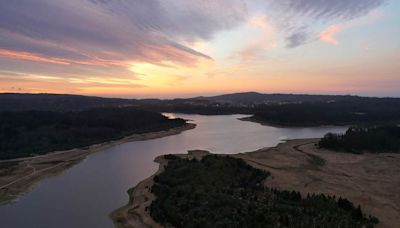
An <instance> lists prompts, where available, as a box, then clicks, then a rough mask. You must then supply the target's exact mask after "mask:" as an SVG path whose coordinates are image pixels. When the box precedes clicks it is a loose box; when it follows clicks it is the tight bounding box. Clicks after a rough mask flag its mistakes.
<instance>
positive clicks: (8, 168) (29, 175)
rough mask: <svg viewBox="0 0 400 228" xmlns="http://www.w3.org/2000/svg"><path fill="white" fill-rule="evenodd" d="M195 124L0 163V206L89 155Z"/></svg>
mask: <svg viewBox="0 0 400 228" xmlns="http://www.w3.org/2000/svg"><path fill="white" fill-rule="evenodd" d="M195 126H196V125H195V124H192V123H188V124H186V125H185V126H181V127H176V128H172V129H169V130H165V131H159V132H151V133H145V134H134V135H131V136H128V137H125V138H123V139H121V140H116V141H111V142H106V143H101V144H96V145H92V146H89V147H87V148H83V149H73V150H68V151H60V152H54V153H49V154H46V155H41V156H36V157H29V158H20V159H13V160H7V161H0V204H2V203H7V202H10V201H13V200H15V199H17V198H18V196H20V195H21V194H24V193H25V192H27V191H29V190H31V189H32V188H33V187H34V186H35V184H36V183H38V182H39V181H41V180H42V179H44V178H47V177H50V176H54V175H59V174H61V173H62V172H63V171H64V170H66V169H68V168H70V167H72V166H73V165H75V164H77V163H78V162H80V161H82V160H83V159H85V158H86V157H87V156H88V155H90V154H92V153H96V152H99V151H102V150H105V149H107V148H110V147H113V146H116V145H119V144H122V143H126V142H132V141H143V140H149V139H155V138H161V137H165V136H169V135H175V134H179V133H181V132H182V131H185V130H189V129H193V128H195Z"/></svg>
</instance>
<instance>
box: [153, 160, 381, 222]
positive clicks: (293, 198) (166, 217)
mask: <svg viewBox="0 0 400 228" xmlns="http://www.w3.org/2000/svg"><path fill="white" fill-rule="evenodd" d="M166 158H167V157H166ZM168 161H169V162H168V165H167V167H166V169H165V170H164V172H162V173H161V174H159V175H157V176H155V177H154V182H155V183H154V185H153V187H152V189H151V191H152V192H153V193H154V194H155V195H156V196H157V198H156V200H154V201H153V202H152V204H151V205H150V207H149V208H148V210H149V212H150V214H151V216H152V218H153V219H154V220H155V221H157V222H158V223H160V224H162V225H164V226H167V225H172V226H175V227H178V228H179V227H188V228H191V227H196V228H197V227H198V228H200V227H251V228H253V227H304V228H305V227H341V228H346V227H352V228H353V227H360V228H361V227H374V225H375V224H377V223H378V222H379V221H378V219H377V218H375V217H372V216H367V215H365V214H364V213H363V212H362V209H361V207H360V206H356V205H354V204H353V203H352V202H350V201H349V200H347V199H343V198H340V197H339V198H337V197H335V196H329V195H324V194H308V195H307V196H302V195H301V194H300V193H299V192H296V191H287V190H278V189H272V188H268V187H265V186H264V185H263V181H264V180H265V178H267V177H268V176H269V173H268V172H265V171H261V170H258V169H255V168H253V167H251V166H249V165H247V164H246V163H245V162H244V161H243V160H240V159H235V158H231V157H228V156H225V157H224V156H217V155H208V156H205V157H203V159H202V160H201V161H197V160H195V159H193V160H188V159H180V158H177V157H173V155H169V156H168Z"/></svg>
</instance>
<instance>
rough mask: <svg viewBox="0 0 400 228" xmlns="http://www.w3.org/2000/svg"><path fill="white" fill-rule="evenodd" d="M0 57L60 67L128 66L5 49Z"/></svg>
mask: <svg viewBox="0 0 400 228" xmlns="http://www.w3.org/2000/svg"><path fill="white" fill-rule="evenodd" d="M0 57H4V58H11V59H19V60H28V61H34V62H43V63H52V64H61V65H70V64H82V65H93V66H124V67H126V66H128V64H127V63H125V62H123V61H113V60H106V59H102V58H98V57H91V58H92V59H90V60H73V59H65V58H57V57H47V56H43V55H39V54H36V53H31V52H25V51H13V50H7V49H0Z"/></svg>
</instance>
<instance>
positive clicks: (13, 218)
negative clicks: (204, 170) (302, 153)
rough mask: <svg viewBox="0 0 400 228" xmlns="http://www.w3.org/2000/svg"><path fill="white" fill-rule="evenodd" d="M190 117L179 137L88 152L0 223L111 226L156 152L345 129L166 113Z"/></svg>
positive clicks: (232, 146)
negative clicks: (112, 217) (115, 212)
mask: <svg viewBox="0 0 400 228" xmlns="http://www.w3.org/2000/svg"><path fill="white" fill-rule="evenodd" d="M167 115H169V116H176V117H181V118H185V119H190V120H192V121H193V123H195V124H197V127H196V128H195V129H193V130H189V131H185V132H183V133H181V134H179V135H173V136H168V137H165V138H159V139H154V140H148V141H139V142H130V143H124V144H121V145H118V146H115V147H113V148H109V149H106V150H104V151H102V152H99V153H96V154H93V155H90V156H89V157H88V158H87V159H86V160H84V161H82V162H81V163H79V164H77V165H76V166H74V167H72V168H70V169H68V170H67V171H65V172H64V173H63V174H61V175H59V176H55V177H51V178H47V179H45V180H44V181H42V182H40V183H39V185H38V186H36V187H35V188H34V190H33V191H32V192H29V193H27V194H26V195H24V196H23V197H21V198H20V199H19V200H18V201H17V202H16V203H13V204H8V205H3V206H0V221H1V227H7V228H12V227H18V228H19V227H21V228H25V227H26V228H53V227H65V228H72V227H73V228H77V227H94V228H103V227H107V228H111V227H113V224H112V222H111V220H110V219H109V218H108V215H109V213H110V212H111V211H112V210H114V209H116V208H118V207H121V206H123V205H125V204H126V203H127V202H128V195H127V193H126V191H127V190H128V189H129V188H130V187H133V186H135V185H136V184H137V183H138V182H139V181H141V180H143V179H145V178H146V177H149V176H151V175H152V174H153V173H154V172H156V170H157V169H158V165H157V164H156V163H154V162H153V159H154V158H155V157H156V156H158V155H162V154H171V153H172V154H175V153H186V151H187V150H192V149H204V150H209V151H211V152H213V153H223V154H231V153H239V152H248V151H254V150H257V149H260V148H263V147H271V146H275V145H277V144H278V143H279V142H281V141H282V140H285V139H295V138H316V137H321V136H323V135H324V134H325V133H327V132H344V131H345V130H347V127H331V126H329V127H307V128H299V127H296V128H276V127H269V126H262V125H260V124H257V123H252V122H247V121H240V120H238V119H237V118H240V117H244V116H243V115H230V116H201V115H184V114H167Z"/></svg>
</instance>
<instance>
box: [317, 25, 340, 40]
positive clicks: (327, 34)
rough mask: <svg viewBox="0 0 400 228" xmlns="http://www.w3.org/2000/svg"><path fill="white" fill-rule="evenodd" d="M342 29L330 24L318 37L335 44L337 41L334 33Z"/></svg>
mask: <svg viewBox="0 0 400 228" xmlns="http://www.w3.org/2000/svg"><path fill="white" fill-rule="evenodd" d="M341 30H342V28H341V26H339V25H332V26H330V27H328V28H327V29H325V30H324V31H322V32H321V34H320V35H319V39H320V40H321V41H323V42H326V43H328V44H332V45H337V44H339V42H338V41H337V40H336V38H335V35H336V34H337V33H338V32H340V31H341Z"/></svg>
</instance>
